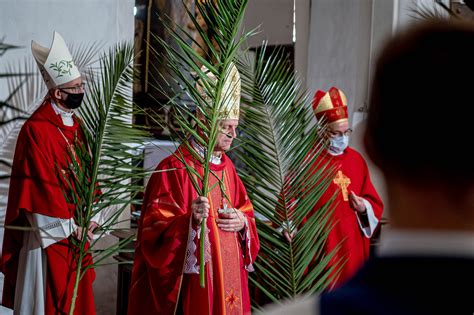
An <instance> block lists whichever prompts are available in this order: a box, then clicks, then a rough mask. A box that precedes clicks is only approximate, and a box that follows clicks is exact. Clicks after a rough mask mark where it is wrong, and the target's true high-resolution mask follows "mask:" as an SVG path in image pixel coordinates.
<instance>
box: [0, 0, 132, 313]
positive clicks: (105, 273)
mask: <svg viewBox="0 0 474 315" xmlns="http://www.w3.org/2000/svg"><path fill="white" fill-rule="evenodd" d="M134 3H135V1H134V0H120V1H118V0H100V1H97V0H80V1H64V0H41V1H39V0H0V38H4V40H5V42H7V43H9V44H14V45H20V46H23V47H24V48H22V49H18V50H14V51H11V52H7V53H6V54H5V55H4V56H2V57H1V58H0V73H1V72H3V71H4V69H5V67H6V66H7V65H8V64H9V63H12V62H13V63H14V62H18V61H21V60H23V58H24V57H26V56H31V50H30V42H31V40H32V39H34V40H35V41H37V42H38V43H40V44H42V45H44V46H47V47H49V45H50V44H51V41H52V36H53V31H58V32H59V33H61V35H62V36H63V37H64V39H65V41H66V42H67V43H68V44H69V45H71V46H76V45H81V44H91V43H94V42H96V43H97V44H99V45H102V46H103V48H107V47H109V46H111V45H113V44H115V43H117V42H119V41H132V40H133V38H134V16H133V6H134ZM6 95H7V89H6V82H5V80H2V79H0V99H4V98H5V96H6ZM12 145H14V142H13V144H12ZM0 185H4V186H5V185H7V182H5V181H2V182H1V183H0ZM3 198H4V196H3ZM0 199H2V196H0ZM3 201H4V200H3ZM4 211H5V209H4V208H2V209H0V215H1V216H2V217H3V214H4ZM0 234H1V236H3V230H0ZM105 242H108V241H107V240H105ZM116 272H117V266H109V267H100V268H99V269H98V270H97V278H96V281H95V285H96V287H95V288H94V290H95V294H96V308H97V312H98V314H115V303H116V301H115V296H116V283H117V277H116ZM1 288H3V283H0V290H1Z"/></svg>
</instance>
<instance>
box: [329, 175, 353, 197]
mask: <svg viewBox="0 0 474 315" xmlns="http://www.w3.org/2000/svg"><path fill="white" fill-rule="evenodd" d="M333 182H334V184H336V185H337V186H339V188H340V189H341V191H342V198H343V199H344V201H349V192H348V190H347V186H349V184H350V183H351V179H350V178H349V177H347V176H346V175H344V174H343V173H342V171H337V175H336V177H334V180H333Z"/></svg>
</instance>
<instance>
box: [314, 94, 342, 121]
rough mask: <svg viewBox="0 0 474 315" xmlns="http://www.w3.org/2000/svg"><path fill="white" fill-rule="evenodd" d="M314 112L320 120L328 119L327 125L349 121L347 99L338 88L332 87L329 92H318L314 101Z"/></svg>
mask: <svg viewBox="0 0 474 315" xmlns="http://www.w3.org/2000/svg"><path fill="white" fill-rule="evenodd" d="M313 111H314V114H315V115H316V118H317V119H318V120H319V119H321V118H322V117H325V118H326V121H327V123H336V122H342V121H347V120H348V117H349V115H348V112H347V98H346V96H345V95H344V93H343V92H342V91H341V90H339V89H338V88H335V87H332V88H330V89H329V91H328V92H324V91H321V90H319V91H317V92H316V94H315V95H314V99H313Z"/></svg>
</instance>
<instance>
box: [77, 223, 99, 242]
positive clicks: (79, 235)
mask: <svg viewBox="0 0 474 315" xmlns="http://www.w3.org/2000/svg"><path fill="white" fill-rule="evenodd" d="M83 231H84V229H83V227H81V226H78V227H77V229H76V230H75V231H74V232H72V236H73V237H75V238H76V239H77V240H78V241H82V236H83V234H84V233H83ZM93 238H94V234H93V233H92V232H91V231H90V230H89V229H88V230H87V239H88V240H89V242H90V241H91V240H92V239H93Z"/></svg>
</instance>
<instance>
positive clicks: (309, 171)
mask: <svg viewBox="0 0 474 315" xmlns="http://www.w3.org/2000/svg"><path fill="white" fill-rule="evenodd" d="M265 47H266V46H265V45H264V46H263V49H262V51H261V52H260V54H258V55H257V60H256V61H255V64H253V62H252V61H251V60H249V59H242V60H241V62H240V63H239V70H240V72H241V75H242V91H243V94H244V96H243V98H242V102H243V107H242V110H243V117H244V119H243V121H242V123H241V125H240V126H241V129H242V133H243V138H244V140H242V143H241V145H240V146H239V148H238V149H237V150H238V151H239V152H240V154H239V158H240V159H241V161H242V162H243V164H244V166H245V167H244V170H241V178H242V179H243V181H244V183H245V184H246V185H245V186H246V187H247V192H248V194H249V197H250V199H251V200H252V202H253V205H254V208H255V211H256V212H257V213H259V214H260V217H259V218H258V219H257V229H258V232H259V237H260V244H261V251H260V255H259V257H260V258H259V259H257V261H256V263H255V267H256V271H257V272H256V273H254V274H252V275H251V282H252V283H253V284H254V285H255V286H256V287H258V288H259V289H260V290H261V291H262V292H263V293H264V294H265V295H266V296H267V297H268V298H269V299H270V300H271V301H274V302H275V301H278V300H280V299H283V298H292V297H295V296H297V295H299V294H303V293H314V292H317V291H320V290H322V289H324V288H325V286H326V285H327V284H328V283H329V281H330V280H331V278H330V277H331V275H333V274H334V273H333V272H334V271H336V270H332V269H331V268H328V262H329V260H331V259H332V258H333V256H334V255H335V252H333V253H331V254H330V255H327V256H324V251H323V248H324V242H325V239H326V237H327V234H328V233H329V230H330V227H331V224H333V223H332V222H331V220H330V218H331V212H332V210H333V206H332V201H333V200H329V201H328V202H326V203H325V204H324V205H323V206H322V208H321V209H319V210H318V211H317V212H316V213H315V214H314V215H312V216H310V217H309V218H308V219H307V221H306V222H305V224H304V225H302V227H301V228H300V229H299V230H298V232H297V233H296V235H295V237H294V239H293V240H292V242H290V243H288V242H287V241H286V240H285V239H284V237H283V236H282V232H281V231H279V228H283V229H284V230H285V231H286V232H288V234H291V232H293V230H294V228H295V227H296V226H301V224H302V222H303V220H304V219H305V218H306V217H307V216H308V214H309V213H310V212H311V211H312V210H313V208H314V207H315V205H316V203H317V202H318V200H319V199H320V198H321V196H322V194H323V193H324V192H325V191H326V188H327V187H328V185H329V183H330V182H331V179H332V176H333V174H334V169H333V168H330V167H328V165H317V166H316V167H315V166H314V164H315V163H316V161H317V160H318V156H319V155H320V154H321V152H322V150H324V149H325V146H324V142H323V132H324V129H325V128H326V127H325V125H324V124H322V123H317V124H314V122H313V119H314V118H313V113H312V111H311V106H309V102H308V99H307V97H306V96H305V95H304V93H301V82H300V81H299V80H298V78H297V77H296V76H295V74H294V73H293V71H292V70H291V67H290V61H289V59H288V57H287V56H286V55H285V54H284V52H283V51H278V50H277V51H275V52H274V53H272V54H271V55H270V56H269V57H268V59H266V60H265V58H264V57H265V49H266V48H265ZM308 126H311V128H309V129H308ZM305 192H308V193H305ZM315 261H316V262H318V264H315Z"/></svg>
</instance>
